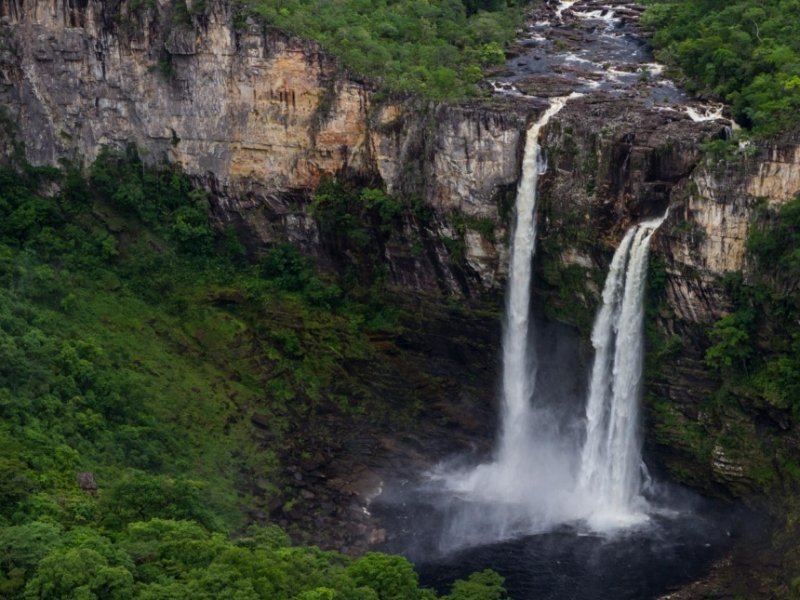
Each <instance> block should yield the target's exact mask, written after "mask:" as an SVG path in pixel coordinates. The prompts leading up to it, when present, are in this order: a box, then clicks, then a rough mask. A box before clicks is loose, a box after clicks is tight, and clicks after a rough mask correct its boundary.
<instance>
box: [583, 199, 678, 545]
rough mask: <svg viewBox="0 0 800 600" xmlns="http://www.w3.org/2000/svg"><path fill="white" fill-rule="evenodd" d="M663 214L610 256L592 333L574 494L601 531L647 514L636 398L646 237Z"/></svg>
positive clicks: (633, 229)
mask: <svg viewBox="0 0 800 600" xmlns="http://www.w3.org/2000/svg"><path fill="white" fill-rule="evenodd" d="M665 217H666V215H665V216H664V217H661V218H659V219H653V220H650V221H644V222H642V223H640V224H639V225H635V226H633V227H631V228H630V229H629V230H628V231H627V233H626V234H625V237H624V238H623V240H622V243H620V245H619V248H617V251H616V252H615V253H614V258H613V259H612V261H611V268H610V270H609V273H608V276H607V277H606V282H605V286H604V288H603V304H602V307H601V308H600V311H599V312H598V314H597V318H596V320H595V323H594V328H593V330H592V345H593V346H594V349H595V358H594V364H593V366H592V375H591V380H590V385H589V399H588V401H587V404H586V442H585V444H584V447H583V452H582V454H581V466H580V472H579V475H578V489H579V493H580V494H581V495H583V496H585V497H586V498H587V499H590V500H591V503H592V510H591V516H590V518H589V521H590V524H591V525H592V526H593V527H595V528H598V529H603V528H608V527H615V526H620V525H626V524H630V523H632V522H636V521H640V520H643V519H645V518H646V517H645V516H644V513H643V511H642V509H644V508H645V507H646V505H645V502H644V499H643V498H642V497H641V493H640V488H641V483H642V467H643V465H642V455H641V439H640V436H639V403H640V396H641V383H642V367H643V355H644V289H645V284H646V282H647V256H648V251H649V244H650V238H651V237H652V236H653V234H654V233H655V231H656V229H658V227H659V225H661V223H662V222H663V221H664V218H665Z"/></svg>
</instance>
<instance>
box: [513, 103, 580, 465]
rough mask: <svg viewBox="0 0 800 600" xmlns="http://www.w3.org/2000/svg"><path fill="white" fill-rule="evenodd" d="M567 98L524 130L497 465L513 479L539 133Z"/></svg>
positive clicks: (522, 411)
mask: <svg viewBox="0 0 800 600" xmlns="http://www.w3.org/2000/svg"><path fill="white" fill-rule="evenodd" d="M566 102H567V99H566V98H555V99H554V100H553V101H552V103H551V104H550V107H549V108H548V109H547V110H546V111H545V112H544V114H542V116H541V117H540V118H539V120H538V121H536V122H535V123H534V124H533V125H531V127H530V128H529V129H528V134H527V139H526V141H525V154H524V157H523V161H522V178H521V179H520V182H519V187H518V188H517V205H516V213H517V214H516V225H515V227H514V239H513V241H512V244H511V261H510V266H509V278H508V295H507V306H506V316H505V324H504V329H503V416H502V419H503V421H502V433H501V436H502V437H501V438H500V448H499V453H498V461H497V462H498V464H499V465H505V466H506V467H507V468H506V469H505V471H506V472H507V473H508V474H509V475H511V476H513V475H514V473H515V471H516V467H517V466H518V465H517V464H516V463H517V462H518V461H520V460H524V459H526V458H527V457H524V456H522V453H521V452H520V450H522V449H524V447H525V444H526V438H527V435H528V426H529V424H530V407H531V402H530V401H531V396H532V395H533V381H534V369H535V361H534V357H533V348H532V346H531V344H530V342H529V340H528V333H529V323H528V318H529V314H530V295H531V294H530V291H531V268H532V262H533V260H532V259H533V254H534V252H535V250H536V185H537V183H538V180H539V175H540V174H541V173H543V172H544V170H545V169H546V165H545V164H544V161H543V160H542V156H541V149H540V146H539V132H540V131H541V130H542V127H544V126H545V125H546V124H547V122H548V121H549V120H550V119H551V118H552V117H553V115H555V114H556V113H557V112H558V111H560V110H561V109H562V108H563V107H564V104H566Z"/></svg>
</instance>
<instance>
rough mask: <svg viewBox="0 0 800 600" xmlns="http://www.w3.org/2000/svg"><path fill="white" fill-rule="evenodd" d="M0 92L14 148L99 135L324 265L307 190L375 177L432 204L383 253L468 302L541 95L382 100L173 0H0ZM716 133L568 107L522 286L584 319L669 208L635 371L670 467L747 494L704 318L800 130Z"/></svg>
mask: <svg viewBox="0 0 800 600" xmlns="http://www.w3.org/2000/svg"><path fill="white" fill-rule="evenodd" d="M0 106H1V107H2V127H3V133H2V137H0V150H2V152H3V153H4V154H5V156H6V157H7V158H10V157H12V156H14V155H15V154H16V155H19V154H20V153H22V154H23V155H24V157H25V159H27V161H29V162H30V163H32V164H34V165H58V164H59V162H61V161H63V160H66V161H70V162H72V163H77V164H83V165H84V166H87V165H89V164H90V163H91V162H92V161H93V160H94V159H95V158H96V157H97V156H98V154H99V153H100V152H101V151H102V149H103V148H104V147H112V148H124V147H126V146H129V145H133V146H135V147H136V148H137V149H138V151H139V153H140V155H141V156H142V158H143V159H144V160H145V161H148V162H152V163H160V162H163V161H167V162H170V163H173V164H176V165H179V166H180V167H181V168H182V169H183V170H184V171H185V172H186V173H188V174H189V175H191V176H192V177H193V178H194V179H195V180H196V181H198V182H200V183H202V184H203V185H204V186H205V187H206V188H207V189H208V190H209V191H210V192H211V197H212V200H213V209H214V214H215V217H216V218H217V219H218V221H219V222H220V224H223V225H224V224H232V225H234V226H235V227H236V228H237V230H238V231H239V233H240V235H241V237H242V239H244V240H245V241H247V243H248V247H251V248H252V249H254V250H257V249H258V248H261V247H263V246H264V245H268V244H272V243H274V242H277V241H281V240H286V239H288V240H290V241H293V242H295V243H296V244H297V245H299V246H300V247H301V248H302V249H303V250H304V252H306V253H307V254H310V255H313V256H316V257H317V258H318V259H319V260H320V261H321V262H322V263H325V261H326V260H327V259H328V258H330V257H326V251H325V248H324V244H323V243H322V241H321V238H320V231H319V227H318V224H317V222H316V221H315V220H314V219H313V218H312V217H311V216H310V214H309V211H308V204H309V199H310V195H311V192H312V190H313V188H314V187H315V186H316V185H317V184H318V183H319V182H320V181H321V180H323V179H325V178H331V177H337V178H339V179H342V180H350V181H354V182H358V183H365V184H371V185H381V186H384V187H385V188H386V189H387V190H388V191H389V192H391V193H393V194H396V195H398V196H400V197H403V198H406V199H414V200H416V201H418V202H421V204H422V205H423V206H424V207H426V208H427V209H428V210H429V213H430V215H431V216H430V218H429V219H428V220H427V221H425V222H424V223H422V222H420V221H419V220H415V219H414V218H411V217H409V218H407V219H406V220H404V222H403V228H404V231H403V232H401V234H400V236H399V239H411V237H413V236H412V235H411V233H412V232H413V231H415V230H420V229H421V228H422V229H424V230H425V235H424V236H423V238H424V248H423V251H421V252H420V251H416V252H415V251H413V249H412V248H411V247H410V244H405V245H404V244H395V245H393V246H389V247H387V248H385V249H384V256H383V257H382V259H383V260H385V261H386V263H387V264H388V267H389V269H388V270H389V273H390V276H391V279H392V282H393V283H394V284H395V285H398V286H402V287H404V288H406V289H409V288H410V289H412V290H416V291H417V292H420V293H423V294H433V295H435V296H437V297H443V296H456V297H459V298H462V299H465V298H471V297H480V296H482V295H485V294H489V295H492V296H493V297H495V298H496V296H497V295H498V293H499V292H501V291H502V288H503V284H504V279H505V269H506V262H507V248H506V239H507V226H508V221H509V215H510V207H511V202H513V195H514V194H513V192H514V189H515V185H516V181H517V179H518V177H519V170H520V157H521V153H522V146H523V143H524V138H525V130H526V128H527V124H528V123H529V122H530V120H531V118H533V117H534V116H535V115H536V114H537V113H538V112H539V111H540V110H541V104H540V103H537V102H536V101H533V100H527V99H524V98H519V97H509V96H507V97H504V98H493V99H491V100H488V99H485V100H481V101H474V102H471V103H464V104H461V105H448V104H437V103H432V102H426V101H421V100H418V99H403V98H400V99H391V98H390V99H388V100H387V99H381V100H380V101H376V95H375V90H374V89H373V86H372V85H371V84H370V83H369V82H365V81H363V80H361V79H359V78H357V77H354V76H352V75H350V74H348V73H347V72H345V71H343V70H342V69H341V68H340V66H339V65H337V63H336V62H335V61H334V60H333V59H332V58H330V57H329V56H328V55H327V54H326V53H325V52H324V51H322V49H321V48H320V47H319V46H318V45H316V44H314V43H311V42H307V41H303V40H299V39H297V38H294V37H291V36H288V35H286V34H284V33H282V32H279V31H276V30H272V29H269V28H265V27H264V26H263V25H260V24H259V23H257V22H256V21H254V20H251V19H249V18H242V17H241V15H236V14H235V13H234V11H233V9H232V8H231V5H230V4H228V3H226V2H220V1H213V2H211V3H209V5H208V7H207V8H206V9H205V10H204V11H203V12H202V13H199V14H196V15H193V16H184V17H181V16H180V15H177V14H175V13H174V9H173V4H172V2H170V1H166V0H159V1H158V2H155V3H147V2H145V3H143V2H132V1H126V0H123V1H120V2H101V1H99V0H48V1H45V0H36V1H23V0H0ZM723 135H724V126H723V123H722V122H713V121H709V122H702V123H696V122H693V121H692V120H691V119H690V118H689V117H688V116H687V115H685V114H684V113H682V112H680V111H676V110H671V111H670V110H659V109H657V108H654V107H652V106H650V105H648V104H647V103H646V102H645V101H644V100H641V99H639V98H638V97H637V96H636V94H635V92H633V93H631V94H630V95H627V96H622V97H620V96H610V95H604V94H593V95H591V96H586V97H583V98H580V99H577V100H574V101H571V102H570V103H569V104H568V105H567V107H566V108H565V109H564V110H563V111H562V112H561V113H560V114H559V115H558V116H557V117H556V118H555V119H554V120H553V121H552V123H551V124H550V126H549V127H548V128H547V129H546V131H545V133H544V140H543V145H544V147H545V150H546V153H547V156H548V159H549V167H548V171H547V173H546V175H545V176H544V177H543V178H542V180H541V203H540V250H539V255H538V257H537V265H536V281H535V284H534V286H535V293H536V296H537V301H538V302H539V305H540V306H543V307H544V311H545V313H546V314H547V315H548V316H550V317H552V318H554V319H557V320H560V321H564V322H567V323H570V324H572V325H575V326H576V327H578V328H579V329H580V330H581V331H582V332H583V333H584V334H588V331H589V330H590V327H591V321H592V318H593V314H594V311H595V309H596V306H597V303H598V299H599V294H600V290H601V288H602V283H603V279H604V277H605V273H606V270H607V267H608V262H609V260H610V257H611V254H612V253H613V248H614V247H615V246H616V244H617V243H618V241H619V240H620V239H621V238H622V235H623V234H624V231H625V229H626V228H627V226H628V225H629V224H630V223H632V222H634V221H635V220H637V219H640V218H644V217H648V216H651V215H654V214H662V213H663V212H664V211H665V210H667V208H669V210H670V213H669V218H668V220H667V221H666V223H665V224H664V225H663V227H662V228H661V230H660V231H659V233H658V234H657V236H656V238H655V242H654V248H653V255H654V258H653V261H652V262H653V263H654V265H655V267H654V268H657V269H660V271H659V272H660V274H661V284H662V287H663V302H661V304H660V305H659V306H657V307H653V311H654V312H653V318H654V322H655V323H657V325H658V332H659V336H660V337H661V338H662V340H667V341H666V342H665V344H666V345H667V346H668V347H669V348H668V349H662V350H663V351H662V352H661V353H660V354H659V355H658V356H659V359H660V361H661V363H662V364H661V367H662V369H661V370H660V371H659V372H658V373H655V372H649V373H648V389H649V392H648V403H649V404H648V406H649V411H648V414H649V420H650V427H651V429H652V431H653V432H654V435H653V436H649V437H648V439H649V440H651V442H650V443H651V445H652V451H653V452H656V453H657V454H658V455H659V457H660V458H659V460H660V461H662V463H663V464H664V465H665V466H666V468H668V469H670V470H671V471H672V473H673V474H674V475H675V476H677V477H679V478H681V479H683V480H685V481H689V482H692V483H694V484H696V485H698V486H701V487H704V488H706V489H709V490H710V491H722V492H725V493H733V494H747V493H748V491H749V490H751V489H752V488H753V487H754V485H755V484H754V483H753V480H752V476H751V475H750V474H749V471H750V470H752V469H751V467H752V465H749V464H748V460H750V459H749V458H748V456H747V454H746V453H739V454H732V453H731V452H730V451H728V450H726V449H725V448H723V446H720V445H716V446H714V447H713V450H712V452H711V453H708V454H706V455H700V454H699V453H698V452H697V449H696V448H694V447H693V446H692V443H691V439H689V437H690V436H689V437H687V433H686V432H687V431H694V430H693V429H692V428H693V427H700V428H701V429H700V430H698V431H708V430H714V429H720V428H722V429H725V428H726V427H729V426H731V425H730V422H733V423H734V425H735V426H737V427H738V426H742V427H747V428H754V427H755V426H756V425H755V423H756V421H757V418H756V417H753V418H750V419H749V420H746V419H745V420H744V421H742V419H740V417H739V416H736V417H730V422H726V423H720V422H714V419H719V418H720V416H719V414H717V415H716V416H712V415H711V413H710V412H708V411H706V410H704V409H703V406H704V405H703V401H704V399H705V398H707V397H708V396H710V395H711V394H712V393H713V391H714V390H715V389H717V387H718V384H719V382H718V380H717V379H716V375H714V374H713V373H711V372H709V370H708V369H707V367H706V366H705V364H704V361H703V356H704V351H705V349H706V348H707V346H708V338H707V333H706V330H707V328H708V326H709V325H710V324H711V323H713V322H714V321H716V320H717V319H719V318H720V317H722V316H724V315H725V314H727V312H728V311H729V310H730V308H731V299H730V298H729V297H728V295H727V293H726V290H725V287H724V285H723V284H722V280H723V278H724V276H725V275H726V274H729V273H734V272H739V271H743V272H744V273H745V277H747V273H748V269H751V268H752V266H751V265H749V264H748V260H747V256H746V252H745V245H744V244H745V240H746V237H747V234H748V231H749V227H750V224H751V222H752V220H753V214H754V212H753V211H754V207H755V206H756V205H757V204H758V203H760V202H765V201H766V202H767V203H768V204H770V205H773V206H777V205H780V204H781V203H782V202H785V201H786V200H788V199H789V198H791V197H792V196H794V195H795V194H796V193H797V192H799V191H800V143H799V142H798V141H797V140H794V139H785V140H782V141H780V142H775V143H772V144H769V145H766V146H764V147H758V148H754V149H753V151H752V152H747V153H745V154H746V156H745V154H743V155H742V156H741V157H740V158H739V159H737V161H736V162H734V163H720V164H714V163H713V162H709V161H708V159H707V158H704V155H703V153H702V152H701V145H702V143H703V142H704V141H705V140H708V139H711V138H719V137H722V136H723ZM476 223H482V225H481V226H480V227H479V226H476ZM487 223H488V224H489V227H488V229H489V230H490V231H489V232H487V231H486V229H487V227H486V224H487ZM487 233H489V235H487ZM406 234H408V235H406ZM495 308H496V307H495ZM651 350H652V348H651ZM667 350H669V351H667ZM665 407H666V408H665ZM754 410H755V409H754ZM665 411H666V412H665ZM755 412H756V413H757V412H758V411H755ZM757 416H758V415H757ZM766 417H767V421H769V422H770V423H773V425H774V426H775V427H778V428H781V427H794V426H793V425H792V424H791V423H790V424H789V425H786V420H785V419H786V416H785V415H777V416H776V415H769V414H768V415H766ZM703 428H705V429H703ZM715 486H718V489H712V488H715Z"/></svg>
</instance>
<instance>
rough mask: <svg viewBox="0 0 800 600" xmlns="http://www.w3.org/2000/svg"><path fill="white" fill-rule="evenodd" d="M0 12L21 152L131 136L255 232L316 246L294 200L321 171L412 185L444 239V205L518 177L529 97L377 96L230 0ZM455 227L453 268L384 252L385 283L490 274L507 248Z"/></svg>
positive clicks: (38, 160)
mask: <svg viewBox="0 0 800 600" xmlns="http://www.w3.org/2000/svg"><path fill="white" fill-rule="evenodd" d="M0 17H2V23H0V73H2V87H0V104H2V106H3V107H4V111H5V122H6V125H7V127H9V126H10V127H13V130H14V131H16V132H18V133H19V139H20V141H24V152H25V156H26V158H27V159H28V160H29V161H30V162H31V163H32V164H35V165H45V164H46V165H56V164H57V163H58V162H59V161H60V160H62V159H67V160H70V161H73V162H79V163H84V164H89V163H91V161H93V160H94V159H95V158H96V157H97V155H98V153H99V152H100V151H101V149H102V148H103V147H104V146H112V147H115V146H116V147H120V146H125V145H128V144H134V145H135V146H136V147H137V148H138V149H139V150H140V153H141V154H142V155H143V157H144V159H145V160H147V161H151V162H161V161H164V160H166V161H169V162H171V163H176V164H179V165H181V167H182V168H183V169H184V170H185V172H187V173H188V174H190V175H191V176H193V177H195V178H197V179H199V180H202V182H203V183H204V185H206V187H208V188H209V189H210V190H212V191H213V192H214V197H215V198H216V205H217V208H218V210H217V211H216V214H217V216H218V217H219V219H220V220H221V221H223V222H231V223H234V224H235V225H237V226H239V227H240V229H241V230H242V233H244V234H245V236H246V237H248V238H249V239H250V240H251V241H252V242H253V243H254V244H263V243H269V242H273V241H275V240H276V239H285V238H286V237H288V238H289V239H292V240H294V241H297V242H301V243H302V245H303V246H305V247H306V249H307V250H308V251H309V252H312V253H313V252H315V251H316V248H315V246H316V241H315V240H317V237H318V232H317V231H316V228H315V224H314V223H313V221H311V220H310V219H308V218H307V216H306V214H305V213H304V212H303V211H302V210H300V211H299V210H298V209H297V206H298V200H299V201H300V204H301V206H302V203H303V200H304V199H305V198H307V196H308V192H309V190H312V189H313V188H314V187H315V186H316V185H317V184H318V183H319V181H320V180H321V179H322V178H324V177H331V176H339V177H344V178H350V179H354V180H358V181H366V182H370V181H373V182H377V181H379V180H381V179H382V180H383V182H384V183H385V185H386V187H387V188H388V190H390V191H393V192H402V193H403V194H405V195H407V196H416V197H420V198H422V199H423V201H424V202H425V203H426V204H428V205H429V206H431V207H433V208H434V209H435V213H436V218H435V219H434V220H433V222H432V223H431V224H430V227H431V229H432V230H433V233H434V234H435V235H434V237H440V236H444V237H447V236H452V235H454V234H453V232H452V231H451V230H450V228H449V226H448V225H447V222H446V218H445V215H446V213H448V212H451V211H455V210H458V211H460V212H462V213H465V214H468V215H475V216H478V217H484V216H488V217H491V218H494V219H495V220H497V219H496V217H497V215H498V214H499V211H498V206H497V200H498V198H499V191H501V190H502V189H503V187H504V186H509V185H513V183H514V181H515V180H516V178H517V176H518V170H519V160H518V155H519V144H520V140H521V138H522V132H524V130H525V121H526V119H527V112H528V111H526V110H523V111H509V110H507V108H508V107H507V106H504V105H501V106H499V107H495V108H486V107H477V106H476V107H461V108H453V107H446V106H439V107H437V106H429V105H425V104H419V103H415V102H412V101H408V102H388V103H386V102H384V103H383V104H381V106H379V107H378V106H375V105H374V103H373V90H372V88H371V87H370V85H369V84H367V83H364V82H363V81H360V80H358V79H354V78H352V77H349V76H348V75H347V74H346V73H343V72H342V71H341V70H340V69H339V68H338V66H337V65H336V63H335V62H334V61H333V60H332V59H331V58H330V57H329V56H327V55H326V54H325V53H324V52H322V51H321V49H320V48H319V47H318V46H317V45H315V44H313V43H310V42H305V41H301V40H299V39H296V38H292V37H289V36H287V35H285V34H282V33H280V32H277V31H274V30H266V29H264V28H263V27H262V26H260V25H257V24H255V23H254V22H252V21H249V20H247V21H244V20H243V19H239V20H236V19H234V14H233V13H232V8H231V6H230V4H229V3H225V2H214V3H211V5H210V6H209V7H208V8H207V9H206V10H205V11H204V12H203V13H202V14H200V15H196V16H194V17H191V18H186V17H184V18H180V17H179V16H178V15H176V14H173V8H172V3H171V2H164V1H162V2H159V3H157V4H155V5H150V4H149V3H139V2H137V3H134V2H125V1H123V2H119V3H108V2H100V1H99V0H89V1H85V2H75V1H72V0H54V1H48V2H44V1H38V2H22V0H3V1H2V2H0ZM234 21H236V22H237V24H238V28H237V27H235V26H234ZM528 110H530V109H528ZM5 150H6V152H9V151H10V150H11V144H10V142H9V140H8V139H6V141H5ZM465 237H466V240H465V243H466V249H467V251H466V253H465V254H466V262H465V263H464V264H463V265H462V266H459V267H458V268H457V270H460V271H461V272H460V273H453V272H451V271H452V268H451V266H450V265H449V262H450V261H449V260H448V259H447V252H446V250H445V249H444V247H442V246H441V245H439V246H437V247H436V248H435V249H434V251H433V252H432V253H429V255H430V256H431V257H433V258H432V259H431V260H420V261H416V263H417V264H413V265H412V266H411V269H412V272H411V273H408V272H407V269H408V268H409V267H408V265H399V264H395V265H393V268H392V269H391V270H392V272H393V273H395V274H396V276H397V282H398V283H404V284H409V283H411V284H413V285H414V286H415V287H421V288H425V287H432V288H433V289H434V290H436V289H437V287H438V288H439V289H442V290H443V291H446V292H448V293H456V294H459V295H461V294H468V293H469V291H470V290H469V288H470V286H473V287H474V288H475V290H482V289H485V288H488V287H491V286H493V285H495V284H496V283H497V280H498V277H499V276H500V275H501V274H502V273H501V271H502V267H501V266H499V265H503V264H504V261H499V262H498V261H488V260H487V259H486V255H487V253H490V254H491V253H493V249H492V248H488V249H487V248H485V247H484V246H485V244H484V243H483V242H482V241H481V240H480V239H478V238H476V236H465ZM499 237H502V235H500V236H499ZM387 258H388V257H387ZM437 261H438V262H440V263H441V264H434V263H437ZM406 262H408V261H406ZM410 262H411V263H414V262H415V261H410ZM459 282H460V283H459Z"/></svg>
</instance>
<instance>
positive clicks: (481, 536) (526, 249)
mask: <svg viewBox="0 0 800 600" xmlns="http://www.w3.org/2000/svg"><path fill="white" fill-rule="evenodd" d="M576 95H577V94H576ZM571 97H572V96H569V97H564V98H554V99H552V100H551V104H550V106H549V108H548V109H547V110H546V111H545V112H544V113H543V114H542V115H541V117H539V119H538V120H537V121H536V122H535V123H534V124H533V125H531V127H530V128H529V129H528V132H527V138H526V143H525V152H524V156H523V162H522V176H521V178H520V182H519V185H518V188H517V200H516V217H515V224H514V231H513V234H512V241H511V256H510V262H509V277H508V291H507V294H506V299H507V300H506V313H505V322H504V325H503V380H502V386H503V387H502V414H501V427H500V437H499V440H498V444H497V449H496V453H495V456H494V460H493V461H492V462H489V463H484V464H481V465H478V466H476V467H473V468H469V469H467V470H466V471H464V470H460V471H456V472H452V471H447V472H446V473H443V474H442V476H441V479H443V480H444V481H445V484H446V486H447V489H449V490H450V491H452V492H456V495H457V496H456V497H457V498H458V499H459V500H461V501H465V502H466V504H465V505H463V506H462V505H459V506H455V505H454V507H453V508H452V510H453V512H452V514H451V518H450V522H449V527H450V530H449V531H448V532H446V534H445V536H444V537H447V538H448V539H449V543H450V544H452V546H453V547H459V546H464V545H470V544H473V543H481V542H482V541H483V542H485V541H486V540H488V539H504V538H507V537H512V536H515V535H520V534H522V533H528V532H530V531H532V530H541V529H544V528H546V527H548V526H550V525H552V524H553V523H554V522H561V521H563V520H564V518H565V516H564V514H563V513H564V508H563V507H564V506H566V505H567V504H569V502H564V501H562V499H561V497H560V496H559V493H558V491H560V490H564V491H565V493H567V492H568V490H571V486H572V481H573V480H572V476H573V475H572V474H571V471H572V469H571V465H570V459H569V452H567V451H566V450H565V448H564V447H563V440H560V439H554V436H553V433H552V431H553V428H548V426H547V423H546V419H547V417H546V415H540V414H539V413H536V414H535V416H534V413H535V411H536V406H535V403H533V402H532V398H533V394H534V380H535V374H536V357H535V352H534V347H533V343H532V341H531V340H530V339H529V336H530V330H531V326H530V325H531V324H530V290H531V272H532V262H533V254H534V251H535V247H536V192H537V182H538V178H539V175H541V174H542V173H543V172H544V170H545V169H546V164H545V161H544V159H543V157H542V153H541V148H540V146H539V134H540V132H541V130H542V128H543V127H544V126H545V125H546V124H547V123H548V121H549V120H550V119H551V118H552V117H553V116H554V115H555V114H556V113H557V112H558V111H559V110H561V109H562V108H563V107H564V105H565V104H566V102H567V100H568V99H569V98H571ZM432 476H433V477H434V478H436V477H437V476H436V474H433V475H432ZM554 490H555V491H554Z"/></svg>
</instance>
